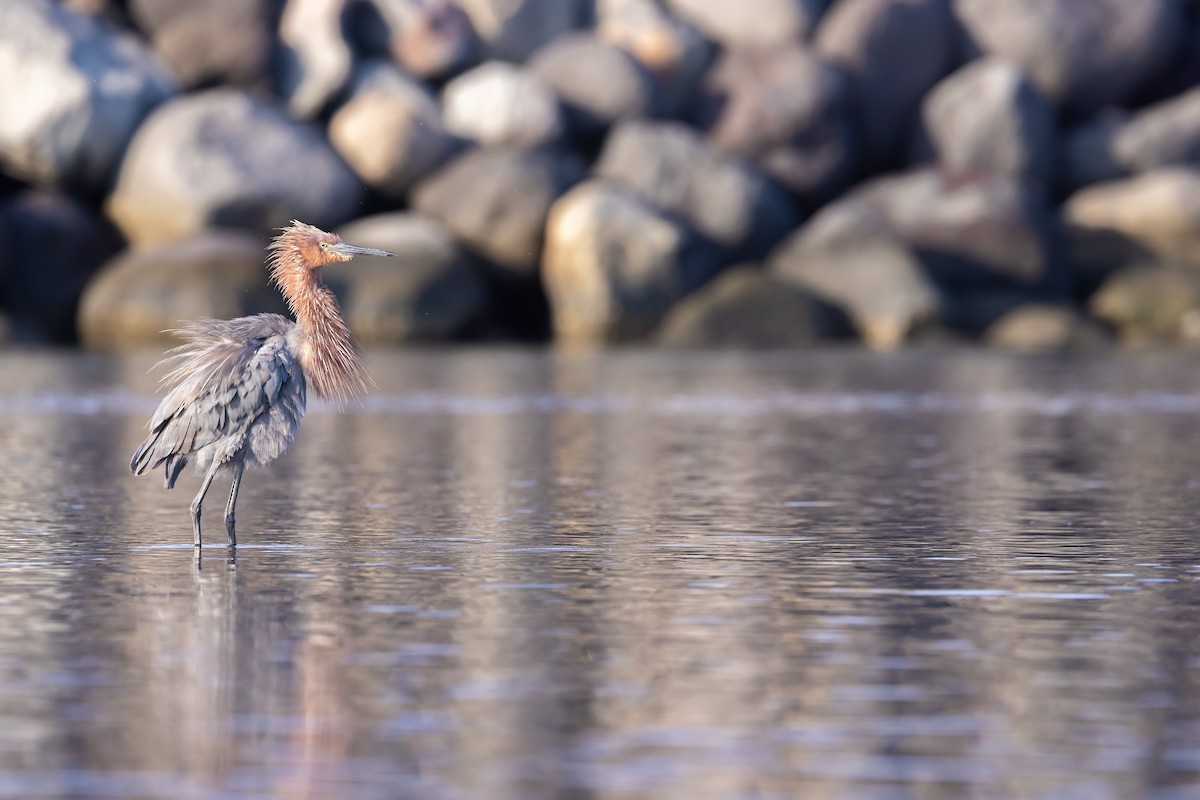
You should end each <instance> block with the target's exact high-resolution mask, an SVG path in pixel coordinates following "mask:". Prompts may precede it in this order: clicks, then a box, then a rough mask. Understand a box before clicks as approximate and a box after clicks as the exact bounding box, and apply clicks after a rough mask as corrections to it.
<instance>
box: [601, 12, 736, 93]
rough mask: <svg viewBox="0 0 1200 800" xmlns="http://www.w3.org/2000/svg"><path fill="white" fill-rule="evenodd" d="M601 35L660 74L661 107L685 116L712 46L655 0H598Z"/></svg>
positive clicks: (710, 53)
mask: <svg viewBox="0 0 1200 800" xmlns="http://www.w3.org/2000/svg"><path fill="white" fill-rule="evenodd" d="M596 35H597V36H599V37H600V38H601V39H603V40H605V41H607V42H611V43H612V44H614V45H616V46H617V47H619V48H621V49H622V50H624V51H625V52H627V53H629V54H630V55H631V56H633V57H634V58H635V59H637V61H638V63H640V64H641V65H642V66H643V67H645V68H646V70H647V71H648V72H649V73H650V74H651V75H652V76H653V77H654V80H655V83H656V87H657V89H658V97H659V110H660V111H661V112H662V113H663V114H666V115H681V114H682V113H683V112H684V110H685V108H686V105H687V103H688V102H689V101H690V100H691V96H692V92H693V90H694V89H695V87H696V83H697V82H698V81H699V79H700V75H701V73H703V71H704V69H705V67H706V66H707V65H708V63H709V61H710V60H711V57H712V50H713V48H712V46H711V45H710V44H709V43H708V42H707V41H706V40H705V39H704V37H703V36H701V35H700V33H699V32H698V31H697V30H696V29H695V28H693V27H692V26H690V25H688V24H686V23H684V22H682V21H680V20H678V19H676V18H675V17H673V16H671V15H670V14H668V13H667V12H666V10H664V9H663V7H662V6H660V5H659V4H658V3H656V2H655V0H596Z"/></svg>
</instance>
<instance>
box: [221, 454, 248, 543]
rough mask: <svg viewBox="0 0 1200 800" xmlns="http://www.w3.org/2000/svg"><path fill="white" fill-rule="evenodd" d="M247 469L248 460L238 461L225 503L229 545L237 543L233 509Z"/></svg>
mask: <svg viewBox="0 0 1200 800" xmlns="http://www.w3.org/2000/svg"><path fill="white" fill-rule="evenodd" d="M245 470H246V462H245V461H238V463H237V466H236V467H234V468H233V485H232V486H230V487H229V502H228V503H226V505H225V530H227V531H229V546H230V547H232V546H234V545H236V544H237V534H236V533H235V532H234V518H233V509H234V506H236V505H237V496H238V489H240V488H242V473H243V472H244V471H245Z"/></svg>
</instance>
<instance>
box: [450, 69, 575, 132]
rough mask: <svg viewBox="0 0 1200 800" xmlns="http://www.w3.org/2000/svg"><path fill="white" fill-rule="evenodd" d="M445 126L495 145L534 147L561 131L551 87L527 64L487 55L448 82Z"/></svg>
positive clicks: (559, 116) (558, 113) (557, 109)
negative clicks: (484, 58)
mask: <svg viewBox="0 0 1200 800" xmlns="http://www.w3.org/2000/svg"><path fill="white" fill-rule="evenodd" d="M442 106H443V112H442V113H443V116H444V117H445V122H446V129H447V130H449V131H450V132H451V133H453V134H455V135H458V136H462V137H463V138H466V139H473V140H475V141H476V142H479V143H480V144H485V145H492V146H495V147H538V146H541V145H545V144H550V143H552V142H555V141H557V140H558V139H560V138H561V137H562V135H563V119H562V113H561V110H560V109H559V106H558V99H557V98H556V97H555V96H554V93H553V92H552V91H550V89H549V88H548V87H547V86H546V85H545V84H543V83H542V82H541V81H540V80H538V79H537V78H536V77H534V76H533V75H532V74H531V73H530V72H528V71H527V70H525V69H523V68H521V67H516V66H513V65H512V64H506V63H504V62H502V61H489V62H488V63H486V64H482V65H480V66H478V67H476V68H475V69H473V70H471V71H470V72H466V73H464V74H462V75H459V76H458V77H457V78H455V79H454V80H452V81H450V82H449V83H448V84H446V88H445V90H444V91H443V92H442Z"/></svg>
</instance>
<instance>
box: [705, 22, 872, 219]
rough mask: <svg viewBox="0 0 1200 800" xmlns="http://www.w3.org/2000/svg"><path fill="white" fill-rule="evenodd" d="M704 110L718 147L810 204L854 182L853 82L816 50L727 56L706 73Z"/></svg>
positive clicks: (791, 48) (737, 52)
mask: <svg viewBox="0 0 1200 800" xmlns="http://www.w3.org/2000/svg"><path fill="white" fill-rule="evenodd" d="M697 106H698V111H697V117H698V121H699V124H700V125H701V127H702V128H704V129H705V130H707V133H708V140H709V142H711V143H712V145H713V146H714V147H715V148H716V149H717V150H719V151H721V152H722V153H727V154H730V155H734V156H738V157H741V158H745V159H748V160H750V161H752V162H753V163H755V164H756V165H757V166H758V167H759V168H760V169H761V170H762V171H763V172H765V173H766V174H767V175H769V176H770V177H771V178H773V179H774V180H775V181H776V182H777V183H778V184H779V185H781V186H783V187H784V188H786V189H788V190H789V191H790V192H792V193H793V194H794V195H796V196H797V197H799V198H800V199H801V201H803V202H805V203H806V204H811V205H815V204H818V203H820V202H821V201H823V200H826V199H828V198H829V197H831V196H833V195H834V194H835V193H836V192H838V191H840V190H841V189H843V188H845V186H846V185H847V184H848V183H849V182H850V180H851V179H852V178H853V177H854V172H855V166H856V163H857V150H856V135H855V131H854V129H853V125H852V123H851V120H850V114H851V113H852V112H851V109H850V97H849V93H848V91H847V86H846V82H845V80H844V79H843V78H842V76H841V75H840V74H839V73H838V72H837V71H836V70H835V69H833V68H832V67H830V66H829V65H827V64H824V63H822V62H821V61H820V60H819V59H818V58H817V57H816V56H815V55H814V54H813V52H812V50H811V49H809V48H806V47H803V46H800V45H796V44H788V45H781V46H776V47H771V48H741V49H736V50H729V51H726V53H725V54H724V55H723V56H722V57H721V58H720V59H719V60H718V61H717V63H716V64H714V65H713V67H712V68H711V69H710V70H709V71H708V73H707V74H706V75H705V77H704V79H703V82H702V84H701V93H700V97H699V98H698V101H697Z"/></svg>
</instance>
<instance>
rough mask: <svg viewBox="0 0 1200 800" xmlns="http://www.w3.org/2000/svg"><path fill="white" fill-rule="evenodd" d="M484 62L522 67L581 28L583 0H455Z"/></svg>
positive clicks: (585, 8) (586, 6) (585, 9)
mask: <svg viewBox="0 0 1200 800" xmlns="http://www.w3.org/2000/svg"><path fill="white" fill-rule="evenodd" d="M458 4H459V5H460V6H461V7H462V9H463V10H464V11H466V12H467V16H469V17H470V18H471V24H472V25H473V26H474V27H475V32H476V34H478V36H479V38H480V40H481V42H482V45H483V53H484V56H485V57H487V58H496V59H501V60H503V61H514V62H517V63H521V62H524V61H526V60H527V59H528V58H529V57H530V56H531V55H533V54H534V53H535V52H537V51H538V50H539V49H540V48H542V47H544V46H545V45H546V44H547V43H548V42H550V41H552V40H553V39H554V38H555V37H558V36H561V35H563V34H564V33H566V32H568V31H570V30H573V29H575V28H579V27H581V26H583V25H584V24H585V23H586V22H587V21H588V19H587V17H588V14H587V12H588V9H589V7H590V4H589V3H588V2H586V0H458Z"/></svg>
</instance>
